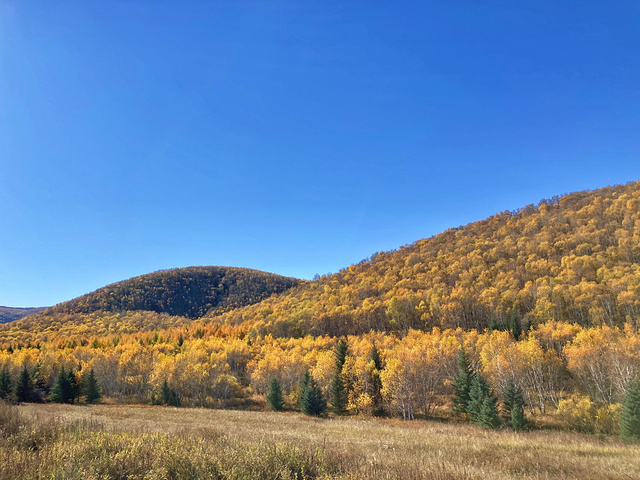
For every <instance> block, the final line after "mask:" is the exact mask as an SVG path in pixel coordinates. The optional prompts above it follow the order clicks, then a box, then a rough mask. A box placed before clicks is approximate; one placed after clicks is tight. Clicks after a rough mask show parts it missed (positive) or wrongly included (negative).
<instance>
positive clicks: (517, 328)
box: [510, 313, 522, 342]
mask: <svg viewBox="0 0 640 480" xmlns="http://www.w3.org/2000/svg"><path fill="white" fill-rule="evenodd" d="M510 323H511V325H510V330H511V335H513V339H514V340H515V341H516V342H517V341H519V340H520V336H521V335H522V326H521V325H520V317H518V315H517V314H516V313H513V314H512V315H511V322H510Z"/></svg>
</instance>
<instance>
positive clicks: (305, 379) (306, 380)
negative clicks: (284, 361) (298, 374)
mask: <svg viewBox="0 0 640 480" xmlns="http://www.w3.org/2000/svg"><path fill="white" fill-rule="evenodd" d="M310 383H311V373H309V369H307V370H305V372H304V373H303V374H302V379H301V380H300V384H299V385H298V407H299V408H300V410H302V409H303V402H304V395H305V391H306V390H307V388H309V384H310Z"/></svg>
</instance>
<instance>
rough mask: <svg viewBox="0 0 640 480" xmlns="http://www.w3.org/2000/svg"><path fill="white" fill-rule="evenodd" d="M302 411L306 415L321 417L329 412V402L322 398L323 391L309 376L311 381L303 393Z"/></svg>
mask: <svg viewBox="0 0 640 480" xmlns="http://www.w3.org/2000/svg"><path fill="white" fill-rule="evenodd" d="M301 398H302V401H301V405H302V407H301V410H302V413H304V414H305V415H313V416H316V417H318V416H321V415H324V414H325V412H326V411H327V402H326V401H325V399H324V397H323V396H322V390H320V387H319V386H318V384H317V383H316V381H315V380H314V379H313V377H312V376H311V375H309V381H308V383H307V385H306V387H305V389H304V391H303V392H302V397H301Z"/></svg>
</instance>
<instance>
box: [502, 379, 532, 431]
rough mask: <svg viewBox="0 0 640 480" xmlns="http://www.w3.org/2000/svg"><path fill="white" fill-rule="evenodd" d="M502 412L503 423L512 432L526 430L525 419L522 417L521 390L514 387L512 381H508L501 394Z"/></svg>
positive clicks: (522, 400)
mask: <svg viewBox="0 0 640 480" xmlns="http://www.w3.org/2000/svg"><path fill="white" fill-rule="evenodd" d="M502 400H503V402H502V412H503V418H504V422H505V423H506V424H507V425H509V426H510V427H511V428H513V429H514V430H524V429H526V428H527V419H526V417H525V416H524V397H523V395H522V390H520V388H519V387H516V386H515V384H514V383H513V380H509V382H508V383H507V386H506V387H505V388H504V391H503V392H502Z"/></svg>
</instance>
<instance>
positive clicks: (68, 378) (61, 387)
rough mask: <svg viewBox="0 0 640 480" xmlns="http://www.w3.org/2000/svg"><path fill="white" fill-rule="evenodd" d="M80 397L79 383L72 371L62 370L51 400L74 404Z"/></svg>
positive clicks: (57, 377) (57, 378) (62, 368)
mask: <svg viewBox="0 0 640 480" xmlns="http://www.w3.org/2000/svg"><path fill="white" fill-rule="evenodd" d="M77 395H78V383H77V380H76V377H75V375H74V374H73V371H72V370H69V371H67V370H66V369H65V368H64V366H63V367H61V368H60V371H59V372H58V375H57V376H56V380H55V383H54V386H53V390H52V391H51V395H50V397H49V400H51V401H52V402H56V403H73V401H74V400H75V398H76V396H77Z"/></svg>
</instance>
